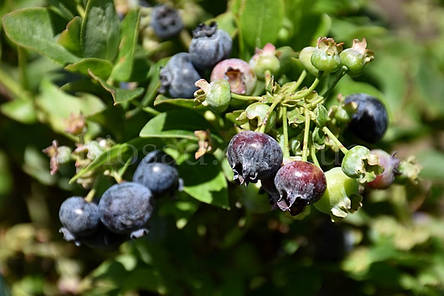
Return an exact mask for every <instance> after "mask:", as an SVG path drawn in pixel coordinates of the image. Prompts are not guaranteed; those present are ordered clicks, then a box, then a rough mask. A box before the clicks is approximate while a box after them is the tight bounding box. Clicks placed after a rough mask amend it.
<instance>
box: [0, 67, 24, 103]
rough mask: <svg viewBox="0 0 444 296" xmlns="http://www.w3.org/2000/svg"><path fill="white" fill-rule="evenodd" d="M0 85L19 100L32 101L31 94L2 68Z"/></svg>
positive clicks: (0, 70)
mask: <svg viewBox="0 0 444 296" xmlns="http://www.w3.org/2000/svg"><path fill="white" fill-rule="evenodd" d="M0 84H1V85H3V86H4V87H5V88H6V90H7V91H9V92H10V94H12V95H13V96H14V98H17V99H24V100H27V101H32V97H31V96H30V94H29V93H28V92H27V91H26V90H24V89H23V88H22V87H21V86H20V84H18V83H17V82H16V81H15V80H14V79H12V77H11V75H10V74H9V73H7V72H5V71H4V70H2V69H1V68H0Z"/></svg>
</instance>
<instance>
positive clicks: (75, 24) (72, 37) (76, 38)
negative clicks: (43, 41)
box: [58, 16, 82, 55]
mask: <svg viewBox="0 0 444 296" xmlns="http://www.w3.org/2000/svg"><path fill="white" fill-rule="evenodd" d="M81 26H82V19H81V18H80V17H79V16H76V17H75V18H73V19H72V20H71V21H70V22H69V23H68V24H67V25H66V29H65V31H63V32H62V34H60V37H59V40H58V43H60V44H61V45H63V46H64V47H65V48H66V49H67V50H69V51H70V52H72V53H73V54H75V55H81V52H82V50H81V49H82V48H81V45H80V29H81Z"/></svg>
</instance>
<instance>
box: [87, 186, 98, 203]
mask: <svg viewBox="0 0 444 296" xmlns="http://www.w3.org/2000/svg"><path fill="white" fill-rule="evenodd" d="M95 194H96V190H95V189H94V188H93V189H91V190H90V191H89V192H88V194H87V195H86V197H85V201H87V202H92V200H93V198H94V195H95Z"/></svg>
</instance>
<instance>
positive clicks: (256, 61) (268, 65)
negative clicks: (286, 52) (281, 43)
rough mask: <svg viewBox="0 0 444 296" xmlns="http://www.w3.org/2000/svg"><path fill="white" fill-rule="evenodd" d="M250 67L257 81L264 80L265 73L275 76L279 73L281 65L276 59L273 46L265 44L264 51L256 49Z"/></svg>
mask: <svg viewBox="0 0 444 296" xmlns="http://www.w3.org/2000/svg"><path fill="white" fill-rule="evenodd" d="M250 67H251V69H253V71H254V73H255V74H256V76H257V77H258V78H259V79H264V78H265V72H266V71H269V72H270V73H271V74H272V75H276V74H277V73H278V72H279V69H280V67H281V63H280V61H279V59H278V58H277V57H276V48H275V47H274V45H273V44H271V43H267V44H266V45H265V46H264V49H257V50H256V54H255V55H254V56H253V57H252V58H251V60H250Z"/></svg>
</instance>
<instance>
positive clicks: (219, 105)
mask: <svg viewBox="0 0 444 296" xmlns="http://www.w3.org/2000/svg"><path fill="white" fill-rule="evenodd" d="M199 30H203V32H200V31H199ZM214 32H215V29H214V28H213V27H206V26H204V25H203V26H200V27H199V28H198V29H197V31H196V33H195V35H194V36H195V38H199V37H200V36H206V34H214ZM220 40H222V38H221V39H220ZM221 42H222V41H221ZM195 44H197V43H195ZM220 46H221V45H220ZM366 46H367V42H366V40H365V39H363V40H362V41H359V40H354V41H353V46H352V47H351V48H348V49H345V50H343V44H342V43H336V42H335V41H334V40H333V39H332V38H326V37H324V38H319V40H318V43H317V46H316V47H306V48H304V49H302V50H301V52H300V53H299V58H298V59H297V62H299V63H300V65H302V67H303V70H302V71H301V73H300V76H299V78H298V79H297V80H296V81H288V79H285V77H280V79H277V78H278V77H279V76H281V71H280V70H281V66H282V65H281V59H280V57H281V56H282V52H281V51H280V50H279V49H276V48H275V47H274V46H273V45H272V44H266V45H265V47H264V48H263V49H257V50H256V54H255V55H254V56H253V57H252V58H251V60H250V62H249V63H247V62H245V61H242V60H239V59H233V58H232V59H226V60H222V61H219V62H218V63H217V64H216V65H215V66H214V68H213V69H212V73H211V83H208V82H207V81H206V80H204V79H201V80H199V81H197V82H196V83H195V85H196V86H198V87H199V88H200V89H199V90H197V91H196V92H195V93H194V96H195V100H196V101H197V102H198V103H201V104H202V105H204V106H208V108H209V109H210V110H212V111H214V112H216V113H219V114H220V113H222V112H224V111H226V110H229V109H230V106H231V102H232V99H235V100H237V101H239V100H241V101H242V102H244V103H245V102H246V104H247V106H246V107H245V109H243V110H234V111H233V112H231V113H229V114H237V115H238V116H237V117H235V120H234V122H235V123H236V124H237V125H238V126H239V129H238V133H237V134H236V135H235V136H234V137H232V138H231V140H230V142H229V145H228V149H227V158H228V162H229V164H230V166H231V168H232V170H233V173H234V180H235V181H237V182H238V183H240V184H248V183H256V182H258V181H260V182H261V185H262V188H263V190H264V191H266V192H267V193H268V195H269V197H270V202H271V203H272V204H273V205H274V207H275V208H278V209H280V210H282V211H288V212H290V213H291V214H292V215H298V214H300V213H302V212H303V211H304V210H305V209H306V208H307V206H308V205H311V204H314V205H315V207H316V208H317V209H318V210H320V211H321V212H325V213H327V214H330V215H331V217H332V219H333V220H337V219H341V218H344V217H345V216H346V215H347V214H348V213H351V212H354V211H355V210H357V209H358V208H359V207H360V206H361V200H362V197H361V195H360V193H361V191H362V189H363V188H364V187H365V186H366V187H367V188H374V189H384V188H387V187H389V186H390V185H391V184H392V183H394V182H396V181H399V182H401V181H402V180H405V179H406V178H409V179H410V180H413V181H415V179H416V175H415V174H411V173H410V172H407V171H406V170H404V171H402V170H400V169H399V168H400V167H403V166H402V165H401V164H402V163H403V162H401V161H400V160H399V159H397V158H396V156H390V155H389V154H388V153H386V152H384V151H382V150H378V149H376V150H370V149H368V148H366V147H365V146H362V145H357V146H354V147H352V148H351V149H347V148H346V147H345V146H344V145H343V144H342V143H341V142H340V140H339V138H340V137H341V135H342V134H343V133H351V134H353V135H354V136H355V138H357V139H359V140H360V141H364V142H367V143H376V142H378V141H379V140H381V139H382V137H383V135H384V133H385V131H386V130H387V126H388V113H387V110H386V109H385V107H384V105H383V103H382V102H381V101H380V100H379V99H377V98H375V97H372V96H370V95H368V94H364V93H358V94H352V95H350V96H348V97H347V98H345V99H343V98H342V96H339V97H338V101H339V104H336V105H333V106H331V107H330V108H329V109H327V108H326V106H325V105H326V101H327V99H329V95H330V94H331V91H332V90H333V88H334V87H335V85H336V83H337V82H338V81H339V80H340V79H341V78H342V77H343V76H344V75H346V74H348V75H351V76H356V75H358V74H359V73H361V72H362V70H363V68H364V66H365V65H366V64H367V63H369V62H370V61H372V59H373V55H372V53H371V51H369V50H367V49H366ZM217 48H218V47H216V45H211V46H210V45H208V46H205V47H203V46H202V52H201V55H202V57H207V56H208V57H210V56H211V57H214V60H213V63H210V62H208V63H206V65H207V66H208V67H209V66H210V65H212V64H215V61H218V59H217V58H216V57H222V55H218V56H217V55H214V54H213V53H215V51H216V49H217ZM221 48H222V46H221ZM210 49H212V50H210ZM207 52H211V53H212V54H208V53H207ZM218 52H219V51H218ZM173 60H174V57H173V58H172V59H171V60H170V61H173ZM202 60H203V61H204V60H205V58H202ZM191 62H192V61H191ZM168 66H169V65H167V67H166V68H168ZM195 66H196V67H197V65H195ZM199 67H202V66H201V65H199ZM207 69H208V68H207ZM310 74H311V76H312V78H311V79H312V83H311V85H309V86H307V87H302V88H301V85H302V83H303V81H304V80H305V79H306V78H307V77H308V76H309V75H310ZM162 75H163V74H161V77H162ZM181 77H185V76H183V75H182V76H181ZM332 78H333V79H332ZM182 79H183V78H182ZM180 81H181V82H183V80H180ZM257 81H261V82H262V83H258V84H256V82H257ZM282 81H283V82H282ZM331 81H333V83H331ZM178 83H179V82H176V84H177V85H178ZM188 83H190V82H188ZM318 86H321V87H320V88H321V89H320V90H317V88H318ZM261 87H262V88H261ZM253 91H254V92H255V93H260V92H265V94H264V95H261V96H250V95H249V94H251V93H252V92H253ZM170 94H171V93H170ZM231 117H233V116H231ZM351 146H353V145H351ZM290 148H291V149H290ZM327 148H329V149H330V150H333V152H342V153H343V154H344V157H343V160H342V165H341V167H331V166H329V165H327V166H326V165H323V164H321V163H320V162H319V161H318V159H317V156H316V154H317V153H318V152H319V151H325V150H327ZM290 151H292V152H293V154H294V155H290ZM309 158H311V161H312V162H308V159H309ZM404 163H406V162H404ZM405 167H408V166H405ZM412 167H415V165H411V166H410V169H411V168H412ZM326 168H327V169H328V170H327V171H326V172H325V173H324V169H326ZM413 170H414V171H416V172H417V167H416V168H415V169H413ZM407 176H408V177H407Z"/></svg>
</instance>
